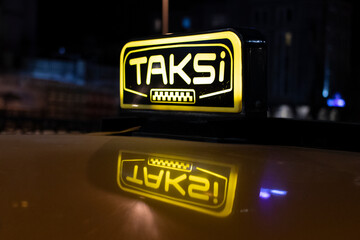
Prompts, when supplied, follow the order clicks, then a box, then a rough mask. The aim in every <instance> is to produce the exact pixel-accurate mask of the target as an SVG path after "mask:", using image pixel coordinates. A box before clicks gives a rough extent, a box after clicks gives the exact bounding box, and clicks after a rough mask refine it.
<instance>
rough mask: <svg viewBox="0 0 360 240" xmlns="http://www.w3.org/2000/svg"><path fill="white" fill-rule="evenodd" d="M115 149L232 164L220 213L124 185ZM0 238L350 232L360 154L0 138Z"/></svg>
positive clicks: (358, 192)
mask: <svg viewBox="0 0 360 240" xmlns="http://www.w3.org/2000/svg"><path fill="white" fill-rule="evenodd" d="M119 151H129V152H142V153H149V154H161V155H169V156H173V157H187V158H190V159H194V160H196V159H205V160H207V161H215V162H220V163H227V164H232V165H236V166H237V167H238V168H239V172H238V185H237V189H236V195H235V201H234V207H233V210H232V213H231V214H230V215H229V216H228V217H225V218H217V217H214V216H209V215H206V214H203V213H199V212H196V211H192V210H189V209H184V208H181V207H179V206H174V205H171V204H166V203H163V202H159V201H156V200H152V199H149V198H143V197H139V196H136V195H135V194H131V193H126V192H124V191H121V190H120V189H119V188H118V186H117V185H116V180H115V178H116V176H115V175H116V164H117V159H118V154H119ZM0 152H1V161H0V180H1V181H0V186H1V187H0V189H1V192H2V194H1V195H2V197H1V198H0V213H1V214H0V216H1V219H0V226H1V227H0V238H1V239H25V238H26V239H64V238H66V239H114V238H115V239H116V238H124V239H184V238H186V239H242V238H244V239H249V238H250V239H260V238H267V239H289V238H291V239H305V238H316V239H338V238H342V239H354V238H356V237H357V235H358V229H359V227H360V222H359V216H360V208H359V204H358V203H359V200H360V180H359V179H360V163H359V159H360V154H359V153H354V152H346V151H330V150H319V149H309V148H301V147H282V146H261V145H251V144H223V143H209V142H195V141H184V140H170V139H158V138H146V137H127V136H90V135H55V136H52V135H46V136H34V135H29V136H24V135H23V136H16V135H6V136H5V135H2V136H0Z"/></svg>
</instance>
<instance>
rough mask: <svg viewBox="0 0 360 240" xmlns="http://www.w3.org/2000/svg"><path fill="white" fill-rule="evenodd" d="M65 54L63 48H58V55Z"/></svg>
mask: <svg viewBox="0 0 360 240" xmlns="http://www.w3.org/2000/svg"><path fill="white" fill-rule="evenodd" d="M65 52H66V49H65V48H64V47H60V48H59V54H60V55H64V54H65Z"/></svg>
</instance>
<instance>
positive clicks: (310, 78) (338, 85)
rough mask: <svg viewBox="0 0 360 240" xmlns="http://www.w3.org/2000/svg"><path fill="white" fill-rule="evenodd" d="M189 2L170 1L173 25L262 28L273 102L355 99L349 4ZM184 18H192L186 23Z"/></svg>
mask: <svg viewBox="0 0 360 240" xmlns="http://www.w3.org/2000/svg"><path fill="white" fill-rule="evenodd" d="M191 4H192V7H191V8H186V7H184V4H180V3H177V4H176V3H174V4H173V5H172V6H173V7H172V8H171V9H170V10H171V14H172V17H171V18H170V19H171V20H172V22H171V25H170V31H173V32H180V31H199V30H205V29H216V28H222V27H254V28H256V29H258V30H259V31H260V32H262V33H263V34H264V36H265V38H266V39H267V42H268V56H269V58H268V92H269V96H268V97H269V104H270V106H278V105H282V104H288V105H291V106H293V107H295V106H299V105H309V106H310V107H311V108H312V110H314V111H315V112H316V111H318V109H319V108H320V107H323V106H326V105H327V100H328V99H329V98H333V97H334V96H335V95H337V96H339V95H340V96H341V97H342V98H344V99H345V101H346V103H347V104H348V103H351V100H352V96H351V92H350V93H349V89H351V88H352V86H351V76H350V75H351V69H350V68H351V63H350V60H351V22H352V18H351V12H352V11H351V4H349V3H347V2H344V1H340V0H330V1H325V0H313V1H309V0H293V1H288V0H252V1H250V0H248V1H242V2H239V1H236V0H227V1H221V2H218V1H206V2H203V1H200V2H199V3H191ZM170 6H171V5H170ZM185 20H186V21H187V23H188V22H189V21H190V24H189V23H188V24H186V25H184V21H185ZM186 26H187V27H188V28H186Z"/></svg>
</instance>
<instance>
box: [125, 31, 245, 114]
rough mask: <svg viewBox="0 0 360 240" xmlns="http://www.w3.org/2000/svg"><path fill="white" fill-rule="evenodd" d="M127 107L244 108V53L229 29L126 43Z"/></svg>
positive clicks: (211, 110) (233, 33) (208, 109)
mask: <svg viewBox="0 0 360 240" xmlns="http://www.w3.org/2000/svg"><path fill="white" fill-rule="evenodd" d="M120 105H121V107H122V108H125V109H134V108H136V109H155V110H175V111H201V112H240V111H241V110H242V50H241V41H240V38H239V36H238V35H237V34H236V33H235V32H233V31H230V30H226V31H220V32H213V33H202V34H195V35H190V36H175V37H171V36H170V37H164V38H159V39H148V40H142V41H132V42H129V43H127V44H126V45H125V46H124V47H123V49H122V51H121V55H120Z"/></svg>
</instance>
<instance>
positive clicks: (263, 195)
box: [259, 191, 271, 199]
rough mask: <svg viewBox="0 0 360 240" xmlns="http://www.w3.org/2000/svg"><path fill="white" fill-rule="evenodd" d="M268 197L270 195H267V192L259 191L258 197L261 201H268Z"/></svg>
mask: <svg viewBox="0 0 360 240" xmlns="http://www.w3.org/2000/svg"><path fill="white" fill-rule="evenodd" d="M270 196H271V195H270V193H268V192H267V191H260V194H259V197H261V198H263V199H268V198H269V197H270Z"/></svg>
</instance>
